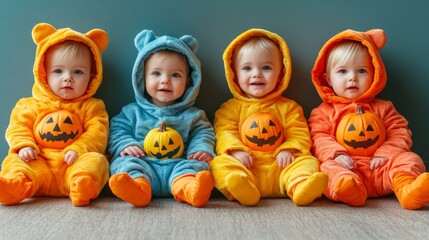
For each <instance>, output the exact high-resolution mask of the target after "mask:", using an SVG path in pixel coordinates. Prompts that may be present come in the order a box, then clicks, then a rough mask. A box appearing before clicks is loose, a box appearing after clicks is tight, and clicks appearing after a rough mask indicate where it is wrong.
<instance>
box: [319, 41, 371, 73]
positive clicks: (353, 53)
mask: <svg viewBox="0 0 429 240" xmlns="http://www.w3.org/2000/svg"><path fill="white" fill-rule="evenodd" d="M367 52H368V49H367V48H366V47H365V46H363V45H362V43H360V42H357V41H352V40H347V41H343V42H340V43H339V44H337V45H336V46H335V47H334V48H332V49H331V52H330V53H329V55H328V58H327V60H326V67H325V69H326V73H328V74H329V73H330V71H331V70H332V68H333V67H334V66H337V65H338V64H340V65H342V64H344V63H346V62H348V61H349V60H353V59H355V58H356V57H358V56H361V55H362V54H364V53H367Z"/></svg>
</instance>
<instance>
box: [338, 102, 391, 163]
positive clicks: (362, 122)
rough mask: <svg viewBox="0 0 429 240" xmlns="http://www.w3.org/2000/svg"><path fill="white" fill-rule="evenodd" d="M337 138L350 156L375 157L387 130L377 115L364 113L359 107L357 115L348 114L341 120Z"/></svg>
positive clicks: (359, 106)
mask: <svg viewBox="0 0 429 240" xmlns="http://www.w3.org/2000/svg"><path fill="white" fill-rule="evenodd" d="M336 138H337V141H338V142H339V143H340V144H341V145H343V146H344V147H345V148H346V149H347V150H348V151H349V153H350V155H355V156H373V155H374V152H375V151H376V150H377V148H378V147H379V146H380V145H381V144H382V143H383V142H384V140H385V138H386V129H385V126H384V123H383V121H382V120H381V119H380V118H379V117H378V116H377V115H375V114H373V113H370V112H364V111H363V108H362V106H361V105H358V106H357V111H356V112H355V113H349V114H346V115H345V116H344V117H343V118H342V119H341V121H340V123H339V124H338V127H337V132H336Z"/></svg>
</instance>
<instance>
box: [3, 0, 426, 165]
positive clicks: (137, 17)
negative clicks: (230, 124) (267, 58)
mask: <svg viewBox="0 0 429 240" xmlns="http://www.w3.org/2000/svg"><path fill="white" fill-rule="evenodd" d="M428 9H429V2H428V1H423V0H416V1H411V2H407V1H402V0H370V1H368V0H361V1H343V0H336V1H320V0H314V1H310V0H303V1H295V0H275V1H261V0H246V1H242V0H240V1H239V0H216V1H204V0H202V1H195V0H181V1H173V0H171V1H164V0H147V1H144V0H126V1H116V0H90V1H88V0H73V1H47V0H38V1H34V0H15V1H1V3H0V33H1V40H0V43H1V44H0V69H1V71H0V78H1V79H0V102H1V105H0V106H1V107H0V135H1V136H4V132H5V129H6V127H7V124H8V121H9V115H10V111H11V109H12V108H13V106H14V105H15V103H16V101H17V100H18V99H19V98H22V97H27V96H30V95H31V87H32V85H33V75H32V67H33V61H34V53H35V45H34V43H33V41H32V39H31V30H32V28H33V26H34V25H35V24H36V23H39V22H47V23H50V24H52V25H53V26H55V27H57V28H63V27H71V28H73V29H75V30H78V31H81V32H86V31H88V30H90V29H93V28H102V29H104V30H105V31H107V32H108V34H109V36H110V43H109V46H108V48H107V49H106V51H105V52H104V55H103V56H104V59H103V61H104V69H105V74H104V82H103V85H102V87H101V88H100V89H99V92H98V94H97V97H99V98H102V99H103V100H104V101H105V103H106V106H107V109H108V111H109V114H110V116H114V115H116V114H118V112H119V111H120V109H121V107H122V106H123V105H125V104H127V103H129V102H131V101H133V100H134V97H133V92H132V89H131V81H130V75H131V69H132V66H133V63H134V60H135V56H136V53H137V51H136V49H135V47H134V43H133V40H134V36H135V35H136V34H137V33H138V32H139V31H141V30H142V29H144V28H148V29H152V30H154V31H155V33H156V34H157V35H164V34H168V35H173V36H176V37H178V36H181V35H184V34H191V35H193V36H194V37H196V38H197V39H198V40H199V42H200V49H199V51H198V53H197V55H198V57H199V58H200V60H201V62H202V69H203V85H202V89H201V91H200V96H199V98H198V101H197V106H198V107H201V108H203V109H205V110H206V112H207V114H208V116H209V118H210V119H211V120H212V119H213V116H214V112H215V110H216V109H217V108H218V107H219V106H220V104H221V103H222V102H224V101H225V100H226V99H228V98H230V97H231V94H230V92H229V90H228V87H227V84H226V82H225V80H224V69H223V62H222V53H223V51H224V49H225V47H226V46H227V45H228V43H229V42H230V41H231V40H232V39H233V38H234V37H236V36H237V35H238V34H240V33H241V32H243V31H245V30H247V29H249V28H264V29H267V30H270V31H273V32H276V33H277V34H279V35H280V36H282V37H284V38H285V40H286V41H287V43H288V45H289V47H290V50H291V55H292V63H293V72H292V80H291V84H290V86H289V88H288V90H287V91H286V92H285V95H286V96H288V97H290V98H292V99H294V100H296V101H297V102H298V103H300V104H301V105H302V106H303V108H304V110H305V113H306V115H307V117H308V115H309V113H310V111H311V109H312V108H314V107H315V106H317V105H318V104H319V103H320V98H319V96H318V95H317V93H316V91H315V89H314V87H313V85H312V83H311V79H310V71H311V68H312V66H313V63H314V60H315V58H316V56H317V54H318V51H319V50H320V48H321V46H322V45H323V44H324V43H325V42H326V41H327V40H328V39H329V38H330V37H331V36H333V35H334V34H336V33H338V32H340V31H342V30H345V29H347V28H351V29H355V30H359V31H366V30H368V29H371V28H382V29H384V30H385V31H386V34H387V43H386V46H385V48H384V49H383V50H381V52H380V53H381V56H382V58H383V59H384V63H385V65H386V68H387V73H388V84H387V86H386V88H385V89H384V91H383V92H382V93H381V94H380V95H379V97H382V98H385V99H389V100H391V101H393V103H394V104H395V105H396V107H397V109H398V111H399V112H400V113H402V114H403V115H404V116H405V117H406V118H407V119H408V120H409V123H410V128H411V130H412V131H413V140H414V145H413V151H414V152H416V153H417V154H419V155H420V156H421V157H422V158H423V159H424V161H425V162H426V165H427V166H429V153H428V152H427V151H425V149H428V141H427V140H426V139H425V138H426V137H425V136H429V128H428V127H427V126H426V122H427V120H425V119H424V118H423V116H424V115H427V113H425V112H424V111H425V110H427V109H428V107H427V105H426V104H428V103H429V94H428V93H427V92H428V89H429V79H428V78H429V61H428V56H429V48H428V43H429V41H428V39H429V15H428V13H427V10H428ZM425 106H426V107H425ZM7 149H8V146H7V143H6V141H5V139H4V137H1V138H0V161H1V159H3V158H4V157H5V156H6V154H7Z"/></svg>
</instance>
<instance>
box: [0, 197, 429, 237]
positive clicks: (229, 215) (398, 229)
mask: <svg viewBox="0 0 429 240" xmlns="http://www.w3.org/2000/svg"><path fill="white" fill-rule="evenodd" d="M0 239H347V240H351V239H429V206H425V207H424V208H423V209H421V210H417V211H410V210H405V209H402V208H401V206H400V205H399V203H398V202H397V201H396V199H395V197H394V196H388V197H384V198H378V199H371V200H369V201H368V202H367V205H366V206H365V207H361V208H351V207H348V206H345V205H343V204H338V203H333V202H330V201H329V200H327V199H324V198H322V199H318V200H316V201H315V202H314V203H313V204H312V205H310V206H307V207H297V206H295V205H294V204H293V203H292V201H291V200H290V199H263V200H261V202H260V204H259V205H258V206H255V207H243V206H240V205H239V204H238V203H237V202H228V201H227V200H225V199H224V198H223V197H222V196H214V197H212V199H211V200H210V201H209V203H208V204H207V206H206V207H205V208H194V207H191V206H189V205H187V204H183V203H178V202H176V201H174V200H173V199H168V198H166V199H153V200H152V202H151V204H150V205H149V206H148V207H146V208H135V207H132V206H131V205H128V204H127V203H124V202H122V201H120V200H119V199H117V198H115V197H112V196H105V197H100V198H99V199H97V200H95V201H93V202H92V204H91V205H90V206H89V207H73V206H72V205H71V202H70V200H69V199H68V198H34V199H28V200H25V201H24V202H22V203H20V204H19V205H16V206H0Z"/></svg>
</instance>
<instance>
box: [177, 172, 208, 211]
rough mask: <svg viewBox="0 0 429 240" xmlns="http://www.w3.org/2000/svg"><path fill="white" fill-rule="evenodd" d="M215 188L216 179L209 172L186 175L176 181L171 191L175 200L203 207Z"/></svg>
mask: <svg viewBox="0 0 429 240" xmlns="http://www.w3.org/2000/svg"><path fill="white" fill-rule="evenodd" d="M213 188H214V179H213V176H212V174H211V173H210V172H209V171H200V172H198V173H197V174H196V175H195V174H185V175H182V176H179V177H177V178H176V179H174V181H173V183H172V186H171V189H172V194H173V196H174V199H176V200H177V201H179V202H187V203H189V204H191V205H192V206H194V207H203V206H204V205H206V203H207V201H208V200H209V198H210V194H211V192H212V190H213Z"/></svg>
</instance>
